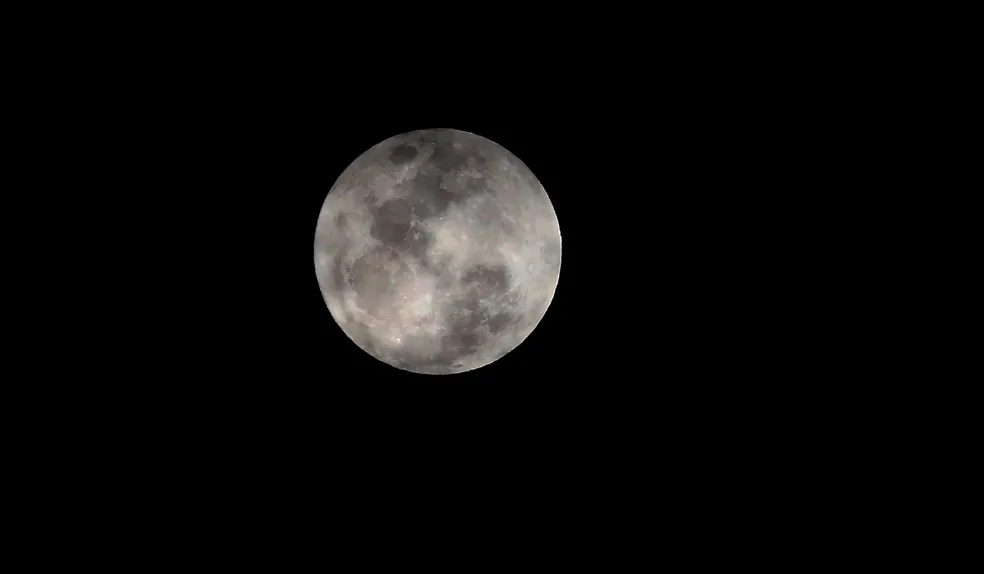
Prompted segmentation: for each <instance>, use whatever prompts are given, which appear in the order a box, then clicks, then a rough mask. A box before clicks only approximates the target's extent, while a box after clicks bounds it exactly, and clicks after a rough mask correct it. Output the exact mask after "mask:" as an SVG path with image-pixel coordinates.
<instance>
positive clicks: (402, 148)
mask: <svg viewBox="0 0 984 574" xmlns="http://www.w3.org/2000/svg"><path fill="white" fill-rule="evenodd" d="M417 153H418V152H417V148H415V147H413V146H411V145H407V144H400V145H398V146H396V147H395V148H393V151H391V152H390V154H389V158H390V161H391V162H393V163H395V164H396V165H404V164H407V163H410V162H411V161H413V160H414V158H416V157H417Z"/></svg>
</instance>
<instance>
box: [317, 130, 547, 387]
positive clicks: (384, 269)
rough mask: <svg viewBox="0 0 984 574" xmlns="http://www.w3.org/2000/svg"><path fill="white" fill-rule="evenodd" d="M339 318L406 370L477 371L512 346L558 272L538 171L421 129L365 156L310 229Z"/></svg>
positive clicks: (533, 319) (454, 134) (361, 342)
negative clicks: (537, 176) (534, 173)
mask: <svg viewBox="0 0 984 574" xmlns="http://www.w3.org/2000/svg"><path fill="white" fill-rule="evenodd" d="M314 256H315V269H316V272H317V277H318V282H319V284H320V286H321V293H322V295H323V296H324V299H325V302H326V303H327V305H328V310H329V311H330V312H331V315H332V317H333V318H334V319H335V321H336V322H337V323H338V325H339V326H340V327H341V328H342V330H343V331H344V332H345V334H346V335H348V337H349V338H350V339H351V340H352V341H353V342H355V343H356V344H357V345H358V346H359V347H360V348H362V349H363V350H365V351H366V352H368V353H369V354H371V355H372V356H374V357H376V358H377V359H379V360H380V361H383V362H384V363H387V364H389V365H392V366H393V367H396V368H398V369H402V370H405V371H411V372H415V373H425V374H452V373H460V372H464V371H470V370H473V369H477V368H479V367H482V366H485V365H488V364H489V363H491V362H493V361H495V360H497V359H499V358H501V357H502V356H503V355H505V354H506V353H508V352H510V351H512V350H513V349H515V348H516V346H518V345H519V344H520V343H522V342H523V340H525V339H526V337H527V336H529V334H530V333H531V332H532V331H533V329H534V328H535V327H536V325H537V324H538V323H539V322H540V319H542V318H543V315H544V313H545V312H546V310H547V307H548V306H549V305H550V302H551V300H552V299H553V295H554V292H555V290H556V288H557V281H558V279H559V276H560V259H561V239H560V227H559V225H558V222H557V215H556V213H555V212H554V209H553V206H552V205H551V203H550V200H549V199H548V197H547V194H546V192H544V190H543V187H542V186H541V185H540V183H539V182H538V181H537V179H536V177H534V176H533V173H532V172H531V171H530V169H529V168H528V167H527V166H526V165H525V164H523V162H522V161H520V160H519V159H518V158H517V157H516V156H514V155H513V154H512V153H510V152H509V151H507V150H506V149H504V148H503V147H501V146H500V145H498V144H496V143H494V142H492V141H489V140H488V139H485V138H483V137H481V136H478V135H475V134H471V133H468V132H461V131H457V130H422V131H416V132H411V133H407V134H402V135H398V136H395V137H392V138H390V139H388V140H386V141H384V142H382V143H380V144H378V145H376V146H375V147H373V148H372V149H370V150H368V151H366V152H365V153H363V154H362V155H361V156H359V157H358V158H357V159H356V160H355V161H354V162H352V164H351V165H350V166H349V167H348V168H347V169H346V170H345V171H344V172H343V173H342V175H341V176H340V177H339V178H338V180H337V181H336V182H335V185H334V186H333V187H332V189H331V191H330V192H329V193H328V197H327V199H326V200H325V203H324V206H323V207H322V210H321V213H320V216H319V218H318V225H317V229H316V231H315V243H314Z"/></svg>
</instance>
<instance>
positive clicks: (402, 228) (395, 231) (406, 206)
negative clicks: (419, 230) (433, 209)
mask: <svg viewBox="0 0 984 574" xmlns="http://www.w3.org/2000/svg"><path fill="white" fill-rule="evenodd" d="M372 211H373V218H372V228H371V229H370V230H369V234H370V235H372V236H373V237H374V238H376V239H378V240H379V241H380V242H382V243H383V244H384V245H389V246H391V247H399V246H401V245H403V244H404V243H405V241H406V238H407V232H409V231H410V227H411V224H412V221H413V209H412V208H411V206H410V203H409V202H408V201H407V200H405V199H402V198H397V199H391V200H389V201H387V202H385V203H383V204H382V205H380V206H379V208H377V209H374V210H372Z"/></svg>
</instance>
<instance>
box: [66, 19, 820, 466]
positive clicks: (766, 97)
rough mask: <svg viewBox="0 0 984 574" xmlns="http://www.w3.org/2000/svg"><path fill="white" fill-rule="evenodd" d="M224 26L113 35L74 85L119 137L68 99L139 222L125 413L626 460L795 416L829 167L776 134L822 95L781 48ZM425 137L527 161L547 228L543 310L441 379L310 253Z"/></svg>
mask: <svg viewBox="0 0 984 574" xmlns="http://www.w3.org/2000/svg"><path fill="white" fill-rule="evenodd" d="M136 32H137V31H134V33H135V34H136ZM239 34H240V35H241V36H237V35H236V33H235V32H234V31H233V32H229V34H226V33H223V34H220V35H214V36H208V35H206V34H203V35H200V36H199V38H198V40H196V42H197V43H192V42H190V41H188V40H187V39H186V37H185V36H182V37H181V38H180V39H175V38H174V37H171V36H166V37H164V38H163V39H162V40H160V41H159V42H156V43H155V42H152V43H151V44H153V45H152V46H151V47H150V48H149V49H147V50H146V51H132V52H131V53H129V54H124V55H123V56H121V55H120V54H121V51H120V50H119V44H110V45H107V49H106V52H105V55H104V56H103V55H100V56H96V57H93V56H87V57H86V59H85V60H84V61H83V62H81V64H80V66H79V69H82V70H84V73H82V74H81V75H80V76H78V81H77V82H76V83H75V84H73V86H72V89H74V90H76V92H78V93H91V94H93V95H94V97H95V98H96V99H98V100H99V103H100V105H102V106H103V107H104V108H106V109H108V110H110V112H111V115H112V117H113V118H114V122H113V123H112V128H109V127H108V126H109V125H110V123H109V122H106V123H103V117H104V116H99V115H94V114H92V113H88V109H84V106H82V104H81V103H80V104H79V106H80V109H79V110H78V111H80V112H82V111H85V112H87V113H86V114H82V113H80V114H79V115H80V116H81V117H85V118H87V119H88V121H90V122H92V125H91V129H90V130H89V131H88V132H81V133H99V134H101V135H103V136H108V137H110V138H112V139H113V140H114V142H113V143H114V147H113V150H114V152H113V153H114V154H116V155H108V156H107V158H108V160H111V161H110V165H112V166H114V167H115V166H117V165H124V166H125V169H119V170H116V171H114V172H113V173H114V176H116V177H118V178H119V183H121V184H123V185H122V186H121V187H122V188H123V189H128V190H134V189H136V190H139V193H136V192H133V191H131V192H129V193H128V194H125V195H123V194H121V197H123V198H124V199H123V200H119V199H116V200H114V201H113V202H112V203H111V205H110V206H111V207H112V209H113V210H116V211H121V212H122V213H125V214H126V215H124V216H121V217H120V218H119V219H120V221H121V222H123V224H124V225H130V226H132V227H133V229H132V230H131V236H136V237H140V238H141V240H140V241H139V242H137V243H136V247H137V249H135V250H134V253H133V254H128V255H127V256H126V258H125V259H123V258H121V259H120V261H121V262H122V263H121V265H122V264H125V267H126V268H127V269H133V270H135V272H136V273H140V274H142V277H144V280H143V281H141V282H134V283H133V284H132V285H130V284H120V286H118V287H117V290H118V291H119V292H120V293H121V294H127V293H130V294H135V295H137V296H143V297H146V298H147V299H148V300H149V301H150V303H147V302H140V303H139V304H138V303H136V302H135V303H134V305H133V307H132V309H134V311H133V313H132V317H131V320H132V321H133V324H134V328H133V329H128V330H125V331H124V332H122V333H121V339H124V340H125V341H124V342H125V344H126V345H127V346H128V347H132V350H129V351H128V352H127V353H125V354H123V353H120V355H121V356H123V359H120V360H119V361H118V362H116V363H114V364H115V365H117V366H116V368H118V369H119V370H120V372H122V373H124V374H126V376H129V377H136V378H138V379H139V380H141V381H144V382H142V383H141V384H136V385H129V384H125V385H124V386H122V387H119V386H117V385H116V384H113V385H107V386H106V387H105V393H104V394H105V397H106V402H107V403H114V404H118V403H120V402H121V401H122V402H125V403H126V404H127V405H129V406H128V408H127V409H123V410H121V411H120V412H125V413H126V414H127V416H129V417H132V418H133V420H134V421H137V422H139V421H141V420H150V421H161V420H167V421H168V424H167V425H162V426H161V428H163V429H171V430H172V431H174V429H179V430H178V431H174V432H179V433H180V435H181V436H184V437H186V438H187V439H188V440H189V441H190V440H200V441H201V444H202V445H203V446H201V447H200V448H201V451H202V452H203V453H215V452H219V451H223V450H228V449H240V450H241V451H242V452H246V451H250V450H263V451H265V452H282V453H284V456H287V457H291V458H292V459H293V460H297V455H301V453H304V452H326V451H344V452H351V453H360V456H366V457H372V456H375V454H374V453H376V452H378V449H384V450H385V449H389V450H392V452H394V453H402V455H403V456H414V453H419V452H421V451H433V452H434V453H438V454H439V455H441V456H449V457H452V456H457V455H459V454H460V455H464V454H466V453H472V452H482V451H483V449H486V448H491V449H499V450H502V451H503V452H512V453H515V455H516V456H524V457H527V458H528V460H530V461H534V460H538V459H541V458H544V457H547V458H549V457H555V456H561V457H564V456H567V455H572V456H575V457H576V456H581V455H582V454H583V453H584V452H586V451H590V452H593V453H594V454H596V455H599V456H602V457H607V456H611V457H620V458H621V459H622V460H626V458H625V457H626V456H628V457H629V459H631V460H638V463H639V464H644V461H643V460H642V459H636V458H634V457H636V456H641V453H642V452H643V450H645V451H646V452H650V453H652V452H653V450H654V449H656V450H659V449H671V450H672V449H681V450H686V449H687V445H694V444H699V445H701V449H698V451H694V452H693V453H691V454H696V453H697V452H700V451H702V450H703V449H714V448H724V449H728V450H731V451H734V452H738V451H737V450H735V448H737V447H735V445H734V444H733V443H730V442H729V441H739V442H743V441H746V440H748V441H751V442H753V443H754V442H755V441H756V440H761V437H764V436H771V437H779V436H782V433H781V429H783V428H788V425H789V424H791V423H790V421H794V420H796V419H797V418H798V417H801V416H803V414H804V413H805V412H806V411H807V410H808V409H809V402H810V400H812V399H811V397H810V396H809V395H808V394H804V393H803V392H802V388H803V386H802V385H800V386H797V384H796V382H797V381H803V380H805V379H809V378H813V377H815V376H817V375H816V373H817V372H818V369H819V365H818V364H817V362H816V360H815V359H812V358H811V359H805V360H798V358H799V357H800V356H801V355H803V354H804V349H805V347H806V345H807V343H806V342H805V341H804V340H803V338H802V336H801V334H800V328H801V326H802V325H803V324H804V323H807V324H808V323H809V318H808V317H809V315H810V314H811V313H812V312H813V310H812V309H813V307H812V305H814V304H815V300H812V299H805V298H802V297H801V296H800V295H799V293H800V292H801V291H802V287H803V286H804V285H809V284H811V282H813V281H815V280H817V279H818V278H816V277H813V276H811V275H810V273H809V271H807V272H804V271H803V262H804V261H808V259H807V258H806V257H805V255H804V253H803V251H801V247H800V242H798V241H797V240H795V238H796V237H797V235H798V233H799V230H800V229H802V228H804V227H806V226H807V225H808V222H810V220H811V215H810V213H811V210H812V209H813V207H814V205H811V204H810V202H809V201H804V198H807V199H809V198H813V197H815V196H813V195H812V192H813V191H814V190H815V189H816V188H817V186H818V185H819V183H820V182H821V180H822V174H821V173H819V172H818V171H817V169H816V167H815V166H814V165H808V163H809V162H808V161H807V158H808V157H809V154H810V153H812V150H811V151H807V149H806V147H805V146H804V145H803V144H802V142H801V138H797V137H795V136H797V134H803V133H810V131H811V130H812V129H813V127H812V126H814V125H815V123H816V122H817V121H820V120H822V118H823V115H824V114H825V113H826V111H825V110H826V108H824V107H823V106H820V107H818V106H816V105H812V104H811V105H809V106H807V105H806V104H805V103H804V101H803V100H802V99H801V97H800V96H801V94H803V93H806V92H811V93H812V92H815V91H816V86H814V85H812V84H811V81H810V79H809V78H803V77H801V76H797V75H796V74H795V70H796V69H797V67H796V65H794V64H796V62H789V61H782V60H780V59H779V58H778V57H777V56H776V54H777V52H776V50H774V46H770V45H761V46H760V45H758V44H756V43H755V42H752V41H749V42H747V43H743V44H742V49H741V50H735V49H733V46H734V45H733V44H732V43H731V42H729V41H728V40H727V37H722V40H721V41H719V42H706V41H700V38H698V37H694V38H690V37H684V36H680V37H677V38H676V39H675V40H673V41H669V40H666V39H660V40H658V41H656V44H655V47H657V48H659V47H662V48H666V50H664V51H662V52H659V54H661V55H660V56H659V57H656V56H651V55H650V54H651V53H652V52H646V51H643V50H635V49H630V50H627V51H626V52H625V53H624V54H622V55H618V56H616V55H614V54H609V55H605V54H598V53H596V52H593V51H592V50H593V49H592V48H591V46H590V45H588V44H585V43H574V44H572V48H571V50H572V52H560V51H557V50H550V49H544V50H529V51H524V52H523V54H521V55H513V54H495V55H490V56H485V55H478V54H474V53H471V52H467V51H464V52H458V51H450V52H447V51H446V52H441V54H442V55H444V54H451V55H450V56H447V58H448V59H446V60H445V59H442V60H441V61H440V65H439V66H438V65H436V63H435V62H433V61H430V60H428V61H427V66H424V65H423V64H421V65H419V66H414V65H409V64H407V65H402V64H401V65H397V64H400V63H401V60H399V58H397V61H395V62H394V57H395V56H394V55H393V54H392V53H390V52H385V53H378V54H377V53H366V54H361V53H358V54H357V53H356V52H355V51H352V50H348V51H346V50H343V49H336V47H334V46H329V45H323V44H322V43H321V41H320V38H321V37H322V36H321V35H310V34H309V35H304V34H300V33H299V34H298V35H296V36H295V35H293V34H292V33H291V31H290V30H288V29H284V30H281V31H279V32H276V33H275V32H270V34H272V35H271V36H265V35H263V34H258V33H256V32H255V30H254V29H244V30H243V31H242V32H240V33H239ZM213 37H214V41H210V40H209V38H213ZM579 46H580V48H579ZM131 54H132V55H131ZM356 56H360V57H359V58H358V59H355V57H356ZM442 57H443V56H442ZM469 58H471V60H469ZM459 59H461V60H462V61H459ZM469 61H470V62H471V65H470V66H469V65H466V64H467V63H468V62H469ZM92 62H97V63H99V66H101V68H100V67H98V66H96V67H94V66H93V65H92ZM500 62H506V63H508V65H499V63H500ZM82 64H84V66H83V65H82ZM85 66H88V67H85ZM479 69H480V70H481V71H482V72H483V73H472V72H475V71H476V70H479ZM106 85H112V86H114V89H113V90H109V91H107V90H106V89H105V86H106ZM79 101H80V102H81V101H82V99H81V98H80V99H79ZM109 115H110V114H109V113H108V114H107V117H108V116H109ZM436 127H444V128H455V129H461V130H466V131H470V132H474V133H477V134H479V135H482V136H484V137H487V138H489V139H491V140H493V141H495V142H497V143H499V144H501V145H503V146H504V147H506V148H507V149H509V150H510V151H512V152H513V153H514V154H516V155H517V156H518V157H519V158H521V159H522V160H523V161H524V162H525V163H526V164H527V165H528V166H529V167H530V168H531V169H532V171H533V173H534V174H536V176H537V178H538V179H539V180H540V181H541V182H542V183H543V185H544V187H545V189H546V191H547V193H548V195H549V196H550V199H551V201H552V203H553V205H554V207H555V209H556V211H557V216H558V219H559V222H560V228H561V233H562V237H563V254H562V268H561V275H560V281H559V285H558V288H557V292H556V295H555V298H554V300H553V303H552V304H551V306H550V308H549V310H548V311H547V313H546V315H545V316H544V318H543V320H542V321H541V323H540V324H539V326H538V327H537V328H536V329H535V330H534V331H533V333H532V334H531V335H530V336H529V338H528V339H527V340H526V341H525V342H524V343H523V344H521V345H520V346H519V347H517V348H516V349H515V350H514V351H512V352H511V353H509V354H507V355H506V356H505V357H503V358H502V359H500V360H499V361H496V362H495V363H493V364H491V365H488V366H486V367H483V368H481V369H478V370H476V371H472V372H469V373H464V374H460V375H453V376H442V377H435V376H425V375H414V374H410V373H405V372H402V371H399V370H397V369H394V368H392V367H389V366H387V365H385V364H383V363H381V362H379V361H377V360H375V359H374V358H372V357H371V356H370V355H368V354H367V353H365V352H364V351H362V350H361V349H359V348H358V347H357V346H356V345H355V344H353V343H352V342H351V341H349V340H348V338H347V337H346V336H345V335H344V334H343V333H342V331H341V329H340V328H339V327H338V326H337V325H336V324H335V323H334V321H333V319H332V318H331V315H330V314H329V312H328V310H327V307H326V306H325V304H324V302H323V300H322V298H321V294H320V292H319V286H318V283H317V280H316V278H315V274H314V263H313V238H314V228H315V224H316V222H317V216H318V213H319V210H320V208H321V205H322V202H323V201H324V199H325V196H326V195H327V193H328V190H329V189H330V188H331V186H332V184H333V182H334V181H335V179H336V178H337V177H338V175H339V174H340V173H341V172H342V170H343V169H344V168H345V167H346V166H347V165H348V164H349V163H350V162H351V161H353V160H354V159H355V158H356V157H358V156H359V155H360V154H361V153H363V152H364V151H365V150H366V149H368V148H369V147H371V146H372V145H374V144H376V143H378V142H380V141H382V140H384V139H386V138H388V137H391V136H393V135H396V134H399V133H403V132H407V131H411V130H417V129H426V128H436ZM79 144H80V145H84V144H86V142H85V141H80V142H79ZM114 183H115V182H114ZM817 201H820V200H817ZM148 229H149V230H150V231H148ZM117 243H118V242H117ZM148 285H149V286H151V288H152V290H153V295H152V296H151V295H144V294H145V293H146V292H147V291H146V289H147V286H148ZM128 296H133V295H128ZM165 436H166V433H165ZM171 436H174V435H171ZM746 437H759V438H758V439H754V438H746ZM209 445H211V446H209ZM654 445H655V446H654ZM732 447H735V448H732ZM739 450H740V449H739Z"/></svg>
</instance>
